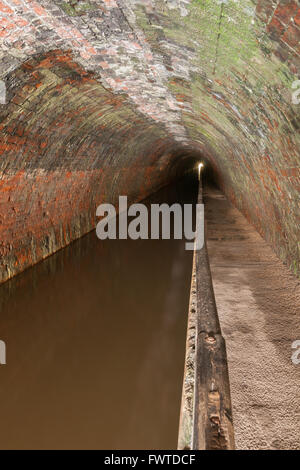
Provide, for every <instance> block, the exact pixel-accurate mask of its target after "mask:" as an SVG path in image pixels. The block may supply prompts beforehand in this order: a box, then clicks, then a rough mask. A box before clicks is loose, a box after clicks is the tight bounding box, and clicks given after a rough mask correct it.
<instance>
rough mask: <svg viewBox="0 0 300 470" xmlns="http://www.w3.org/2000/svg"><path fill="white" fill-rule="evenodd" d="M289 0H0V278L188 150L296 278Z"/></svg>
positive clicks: (299, 181) (297, 189)
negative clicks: (2, 91) (0, 86)
mask: <svg viewBox="0 0 300 470" xmlns="http://www.w3.org/2000/svg"><path fill="white" fill-rule="evenodd" d="M299 38H300V2H299V1H298V0H292V1H289V0H276V1H275V0H274V1H272V0H224V1H221V0H220V1H217V0H168V1H165V0H143V1H141V0H126V1H125V0H106V1H100V0H89V1H83V0H78V1H75V0H68V1H63V0H55V1H50V0H41V1H35V0H0V79H1V80H3V82H4V83H5V85H6V87H7V100H6V104H0V115H1V124H0V125H1V139H0V153H1V161H0V169H1V176H0V185H1V186H0V191H1V192H0V199H1V201H0V224H1V225H0V233H1V246H0V250H1V255H2V256H1V280H2V281H3V280H6V279H7V278H9V277H11V276H12V275H14V274H16V273H17V272H20V271H22V270H23V269H24V268H25V267H27V266H30V265H31V264H33V263H35V262H36V261H38V260H40V259H42V258H43V257H45V256H47V255H49V254H51V253H52V252H54V251H55V250H57V249H59V248H60V247H62V246H65V245H66V244H67V243H68V242H69V241H71V240H73V239H74V238H77V237H79V236H80V235H82V234H83V233H86V232H87V231H88V230H90V229H91V228H93V227H94V225H95V207H96V206H97V205H98V204H99V203H100V202H102V201H104V200H105V201H108V202H111V201H113V200H115V198H116V196H117V195H118V194H121V193H122V192H123V193H127V194H128V195H129V196H130V198H131V199H132V200H138V199H140V198H141V197H144V196H145V195H147V194H149V193H150V192H151V191H153V190H154V189H156V188H158V187H159V186H161V185H163V184H166V183H167V182H168V181H169V180H170V179H171V177H172V175H171V172H170V171H169V170H170V168H171V167H172V165H173V166H174V162H176V161H177V160H178V159H179V158H180V157H182V158H184V157H186V156H187V155H189V154H192V153H194V154H195V155H203V156H204V157H206V158H207V159H209V160H210V162H211V164H212V166H213V168H214V171H215V174H216V177H217V180H218V182H219V184H220V186H221V188H222V189H223V191H224V192H225V193H226V195H227V196H228V197H229V198H230V200H231V201H232V202H233V203H234V204H235V205H236V206H237V207H238V208H239V209H240V210H241V211H242V212H243V213H244V215H245V216H246V217H247V218H248V220H249V221H250V222H251V223H252V224H253V225H254V226H255V227H256V228H257V230H258V231H259V232H260V233H261V234H262V235H263V236H264V238H265V239H266V240H267V241H268V242H269V243H270V244H271V245H272V247H273V249H274V250H275V252H276V253H277V255H278V256H279V257H280V258H281V259H282V260H283V261H284V262H285V263H287V265H288V266H289V267H290V268H291V269H292V271H293V272H295V273H299V257H300V247H299V212H300V211H299V197H300V196H299V194H300V171H299V144H300V134H299V126H300V119H299V117H300V116H299V114H300V104H299V105H297V104H294V103H293V102H292V93H293V92H294V91H295V90H294V89H293V88H292V86H293V83H294V82H295V81H296V80H298V79H299V78H300V46H299Z"/></svg>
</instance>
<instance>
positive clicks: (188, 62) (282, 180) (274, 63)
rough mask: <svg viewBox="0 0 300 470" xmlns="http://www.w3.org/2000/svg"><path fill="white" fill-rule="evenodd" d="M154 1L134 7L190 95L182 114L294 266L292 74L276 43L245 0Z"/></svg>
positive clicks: (241, 203) (227, 183) (295, 116)
mask: <svg viewBox="0 0 300 470" xmlns="http://www.w3.org/2000/svg"><path fill="white" fill-rule="evenodd" d="M153 4H154V5H155V8H154V13H153V14H151V13H150V12H149V10H147V9H146V8H145V7H144V6H141V5H139V6H138V7H137V9H136V16H137V21H138V24H139V27H140V28H142V29H143V31H144V33H145V35H146V38H147V41H148V42H149V43H150V44H151V47H152V51H153V53H154V54H157V60H162V61H163V63H164V64H165V65H167V64H168V65H170V64H171V70H170V74H169V75H170V76H169V78H168V82H167V83H168V88H169V90H170V91H171V93H172V94H173V96H174V97H175V98H176V99H177V101H179V102H181V103H187V104H188V105H189V107H188V106H187V107H185V108H184V110H183V111H182V120H183V122H184V124H185V127H186V129H187V131H188V134H189V137H190V139H191V140H192V141H193V142H197V143H198V144H199V145H201V146H202V147H204V148H205V149H206V151H207V154H208V155H209V158H210V159H211V161H213V163H214V166H215V168H216V170H217V172H218V174H219V175H220V182H221V184H222V186H223V189H224V191H226V192H227V194H228V195H230V196H231V198H232V200H233V201H234V202H235V203H236V204H237V205H238V207H239V208H240V209H242V210H243V212H244V213H245V215H246V216H247V217H248V218H249V220H250V221H252V223H254V224H255V225H256V227H257V229H258V230H259V231H260V233H262V234H263V236H265V238H267V240H268V241H269V242H270V243H271V244H272V245H273V247H274V248H275V250H276V251H277V254H278V255H279V256H280V257H281V258H282V259H283V260H284V261H286V262H287V263H288V264H289V265H290V266H291V269H292V270H293V271H296V272H298V271H299V253H298V248H297V238H298V237H299V225H298V222H297V213H298V209H297V207H298V205H299V188H300V186H299V183H297V180H298V181H299V177H300V174H299V148H300V140H299V133H298V132H295V130H296V129H295V126H294V124H295V122H299V109H298V108H295V107H293V106H292V105H291V89H292V88H291V87H292V83H293V81H294V80H295V79H296V76H295V74H294V73H292V71H291V67H289V65H288V63H285V62H283V61H282V60H280V57H279V56H278V55H276V54H275V53H274V52H276V47H277V44H276V43H275V42H274V41H272V39H271V38H270V36H269V35H268V34H267V33H266V25H265V23H264V22H263V21H262V20H261V19H260V18H258V17H257V16H256V14H255V5H253V2H252V1H251V0H238V1H234V0H228V1H226V2H216V1H215V0H193V1H191V2H189V3H188V4H186V9H187V14H186V15H182V12H181V11H180V8H179V2H177V4H178V8H171V7H170V5H169V4H168V3H167V2H161V1H156V2H153ZM176 51H177V52H178V56H177V57H176V60H175V61H174V59H173V57H174V55H175V54H176ZM172 66H173V70H172ZM169 68H170V67H169ZM182 71H183V72H182ZM181 72H182V73H181ZM180 75H181V76H180ZM293 123H294V124H293ZM296 126H297V125H296ZM287 166H288V167H289V168H292V169H293V170H292V173H291V174H290V173H289V172H288V171H287V173H286V170H285V169H286V167H287ZM287 174H290V176H289V177H287V176H286V175H287ZM283 175H285V176H283ZM287 234H289V235H288V236H287ZM295 260H296V261H295Z"/></svg>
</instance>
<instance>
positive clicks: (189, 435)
mask: <svg viewBox="0 0 300 470" xmlns="http://www.w3.org/2000/svg"><path fill="white" fill-rule="evenodd" d="M198 203H199V204H201V203H202V185H201V182H200V184H199V194H198ZM193 328H194V335H193V334H191V331H193ZM193 348H194V354H193ZM187 361H188V362H187ZM191 361H192V362H193V364H192V363H191ZM191 371H193V373H194V380H193V382H192V381H191ZM191 399H192V400H193V405H191ZM178 448H179V449H187V448H190V449H193V450H197V449H199V450H217V449H220V450H222V449H223V450H226V449H227V450H231V449H234V448H235V445H234V429H233V422H232V408H231V398H230V386H229V375H228V366H227V354H226V346H225V340H224V338H223V337H222V333H221V327H220V323H219V318H218V313H217V307H216V302H215V296H214V290H213V284H212V278H211V272H210V265H209V259H208V253H207V247H206V243H205V244H204V246H203V248H202V249H201V250H199V251H195V252H194V265H193V280H192V287H191V298H190V312H189V322H188V337H187V351H186V365H185V375H184V384H183V396H182V406H181V417H180V427H179V440H178Z"/></svg>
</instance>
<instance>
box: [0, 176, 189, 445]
mask: <svg viewBox="0 0 300 470" xmlns="http://www.w3.org/2000/svg"><path fill="white" fill-rule="evenodd" d="M196 196H197V186H196V183H195V181H191V180H185V181H182V182H180V183H177V185H174V186H170V187H167V188H165V189H163V190H161V191H159V192H158V193H156V194H155V195H153V196H152V197H151V198H150V199H148V200H147V204H150V203H152V202H156V203H162V202H168V203H169V204H171V203H173V202H181V203H189V202H196ZM191 270H192V252H190V251H186V250H185V241H184V240H137V241H133V240H107V241H100V240H98V239H97V237H96V234H95V232H91V233H90V234H88V235H87V236H85V237H83V238H81V239H80V240H77V241H76V242H74V243H72V244H71V245H70V246H68V247H67V248H65V249H64V250H61V251H60V252H58V253H56V254H55V255H53V256H51V257H50V258H48V259H46V260H45V261H43V262H41V263H39V264H38V265H36V266H34V267H33V268H31V269H28V270H27V271H25V272H24V273H23V274H21V275H19V276H17V277H16V278H14V279H12V280H11V281H9V282H7V283H5V284H3V285H2V286H1V287H0V308H1V314H0V339H1V340H3V341H5V343H6V347H7V364H6V365H1V366H0V448H1V449H112V450H113V449H175V448H176V444H177V433H178V423H179V411H180V400H181V388H182V379H183V369H184V352H185V336H186V324H187V313H188V302H189V289H190V280H191Z"/></svg>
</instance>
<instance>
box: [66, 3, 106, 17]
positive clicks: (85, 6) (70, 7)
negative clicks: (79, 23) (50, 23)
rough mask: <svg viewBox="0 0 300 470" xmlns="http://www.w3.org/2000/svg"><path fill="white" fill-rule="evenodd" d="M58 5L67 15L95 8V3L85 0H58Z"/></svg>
mask: <svg viewBox="0 0 300 470" xmlns="http://www.w3.org/2000/svg"><path fill="white" fill-rule="evenodd" d="M60 6H61V8H62V9H63V10H64V11H65V12H66V13H67V15H69V16H81V15H84V14H85V13H87V12H89V11H91V10H94V9H95V8H97V6H96V5H95V4H93V3H91V2H89V1H85V0H82V1H81V0H65V1H62V2H60Z"/></svg>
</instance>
